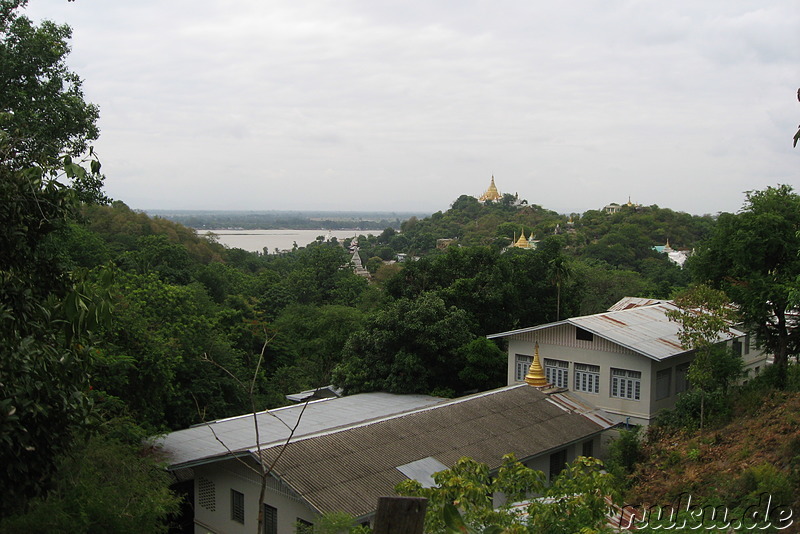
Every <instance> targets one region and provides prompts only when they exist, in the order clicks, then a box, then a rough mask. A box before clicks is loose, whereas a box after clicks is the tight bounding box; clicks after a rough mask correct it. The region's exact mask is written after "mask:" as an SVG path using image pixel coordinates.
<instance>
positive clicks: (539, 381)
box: [525, 341, 548, 388]
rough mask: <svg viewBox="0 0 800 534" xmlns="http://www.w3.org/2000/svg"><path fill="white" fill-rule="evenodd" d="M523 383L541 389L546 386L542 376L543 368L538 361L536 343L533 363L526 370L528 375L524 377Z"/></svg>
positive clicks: (545, 380) (537, 343)
mask: <svg viewBox="0 0 800 534" xmlns="http://www.w3.org/2000/svg"><path fill="white" fill-rule="evenodd" d="M525 383H526V384H528V385H529V386H533V387H537V388H543V387H545V386H547V385H548V384H547V378H546V377H545V376H544V368H543V367H542V364H541V362H540V361H539V342H538V341H537V342H536V348H535V349H534V353H533V361H532V362H531V366H530V367H529V368H528V374H526V375H525Z"/></svg>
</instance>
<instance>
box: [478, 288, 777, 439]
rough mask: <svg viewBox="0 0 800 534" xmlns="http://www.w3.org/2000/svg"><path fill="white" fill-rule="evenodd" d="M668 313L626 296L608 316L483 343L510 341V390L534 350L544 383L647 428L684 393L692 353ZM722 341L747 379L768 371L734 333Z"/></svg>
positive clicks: (662, 306) (665, 306)
mask: <svg viewBox="0 0 800 534" xmlns="http://www.w3.org/2000/svg"><path fill="white" fill-rule="evenodd" d="M671 309H677V308H676V306H675V305H674V304H672V303H671V302H670V301H661V300H652V299H637V298H631V297H628V298H626V299H623V300H621V301H620V302H618V303H617V304H615V305H614V306H613V307H612V308H611V310H610V311H608V312H604V313H599V314H596V315H587V316H582V317H573V318H570V319H566V320H563V321H557V322H554V323H548V324H543V325H539V326H533V327H529V328H521V329H518V330H512V331H509V332H501V333H498V334H492V335H489V336H487V337H488V338H489V339H504V340H506V341H507V343H508V383H509V384H518V383H520V382H523V381H524V380H525V374H526V372H527V369H528V368H529V366H530V365H531V362H532V361H533V357H534V354H535V352H536V350H537V346H538V351H539V352H540V354H541V356H542V358H543V366H544V369H545V374H546V378H547V381H548V382H549V383H551V384H553V385H554V386H556V387H560V388H563V389H564V390H566V391H570V392H571V393H574V394H576V395H579V396H580V397H581V398H582V399H584V401H585V402H587V403H588V404H591V405H594V406H597V407H598V408H600V409H602V410H604V411H605V412H607V413H608V414H609V415H610V416H611V417H612V418H613V419H614V420H615V421H617V422H630V423H635V424H649V423H650V422H651V421H652V420H653V418H654V417H655V416H656V415H658V413H659V411H661V410H663V409H666V408H673V407H674V406H675V402H676V401H677V398H678V394H679V393H681V392H683V391H686V390H687V389H688V388H689V382H688V379H687V372H688V369H689V364H690V363H691V361H692V360H693V359H694V353H693V351H691V350H687V349H685V348H684V347H683V346H682V345H681V343H680V341H679V339H678V331H679V330H680V326H679V325H678V323H676V322H673V321H670V320H669V318H668V317H667V315H666V312H667V311H668V310H671ZM720 343H726V344H727V345H729V346H730V347H732V348H733V349H734V350H736V351H737V352H739V353H740V354H741V355H742V358H743V360H744V364H745V369H746V370H747V371H748V372H750V373H757V372H759V370H760V369H761V368H762V367H763V366H764V365H766V361H767V355H766V354H765V353H763V352H762V351H760V350H756V349H755V346H754V343H752V340H751V338H750V335H749V334H746V333H745V332H743V331H740V330H737V329H735V328H731V329H730V331H729V332H728V333H727V334H725V335H723V336H722V337H721V338H720Z"/></svg>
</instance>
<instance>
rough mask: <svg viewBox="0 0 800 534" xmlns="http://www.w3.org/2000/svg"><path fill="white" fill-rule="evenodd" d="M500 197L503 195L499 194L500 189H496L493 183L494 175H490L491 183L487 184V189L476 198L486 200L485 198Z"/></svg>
mask: <svg viewBox="0 0 800 534" xmlns="http://www.w3.org/2000/svg"><path fill="white" fill-rule="evenodd" d="M502 198H503V195H501V194H500V191H498V190H497V186H496V185H494V175H492V183H491V184H490V185H489V189H487V190H486V192H485V193H484V194H482V195H481V196H480V197H479V198H478V200H480V201H481V202H486V201H487V200H501V199H502Z"/></svg>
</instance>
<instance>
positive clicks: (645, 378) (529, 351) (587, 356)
mask: <svg viewBox="0 0 800 534" xmlns="http://www.w3.org/2000/svg"><path fill="white" fill-rule="evenodd" d="M551 330H552V331H556V332H551ZM570 330H571V332H572V333H571V335H570ZM532 334H535V335H536V337H537V339H538V342H539V358H540V359H541V361H542V365H544V359H545V358H548V359H553V360H562V361H567V362H569V375H568V376H569V379H568V389H569V390H570V391H574V392H575V393H576V394H577V395H578V396H580V397H581V398H584V399H586V400H587V401H588V402H590V403H592V404H593V405H595V406H597V407H598V408H602V409H604V410H606V411H607V412H608V413H609V415H611V416H612V417H614V418H615V419H616V420H617V421H620V422H624V421H626V419H627V418H628V417H631V418H632V422H635V423H637V424H639V423H647V422H649V420H650V419H651V417H652V413H651V406H650V402H649V391H650V389H651V381H652V380H653V378H652V377H653V373H652V360H650V359H649V358H645V357H643V356H641V355H640V354H636V353H634V352H633V351H631V350H628V349H625V348H624V347H620V346H619V345H615V344H613V343H611V342H609V341H608V340H605V339H602V338H599V337H598V336H594V340H593V341H582V340H576V339H575V327H574V326H572V325H560V326H558V327H555V328H552V329H546V330H540V331H537V332H534V333H527V334H525V335H524V336H512V337H510V338H509V339H508V355H509V356H508V383H509V385H511V384H517V383H519V382H518V381H517V380H516V376H515V372H516V355H517V354H519V355H523V356H529V357H533V354H534V346H535V343H536V341H537V340H535V339H533V336H532ZM575 363H582V364H588V365H597V366H598V367H599V368H600V379H599V389H598V393H590V392H586V391H575V383H574V380H575V365H574V364H575ZM612 368H616V369H624V370H629V371H639V372H640V373H641V378H640V383H641V392H640V397H639V400H628V399H623V398H617V397H612V396H611V369H612Z"/></svg>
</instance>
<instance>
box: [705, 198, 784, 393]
mask: <svg viewBox="0 0 800 534" xmlns="http://www.w3.org/2000/svg"><path fill="white" fill-rule="evenodd" d="M798 232H800V196H798V195H797V193H795V192H794V190H793V189H792V187H791V186H788V185H779V186H777V187H768V188H766V189H764V190H761V191H749V192H748V193H747V196H746V200H745V203H744V206H743V207H742V210H741V211H740V212H739V213H737V214H730V213H723V214H721V215H720V216H719V220H718V221H717V225H716V227H715V229H714V232H713V234H712V236H711V238H710V239H709V240H708V241H707V242H706V243H705V244H704V245H703V246H702V247H701V248H700V249H699V250H698V254H697V256H696V258H693V259H692V261H691V262H690V266H691V267H692V268H693V269H694V273H695V276H696V277H697V278H698V280H699V281H701V282H704V281H707V282H709V283H710V284H712V285H713V286H714V287H717V288H720V289H723V290H724V291H725V292H726V293H727V294H728V296H729V297H730V298H731V299H732V300H733V301H734V302H735V303H736V304H737V305H738V306H739V309H740V310H741V313H742V316H743V318H744V320H745V323H746V324H747V325H748V326H749V327H750V328H752V329H753V331H754V332H755V333H756V334H757V337H758V342H759V343H760V344H762V345H763V346H764V347H766V348H767V350H769V351H770V352H771V353H772V354H774V355H775V366H776V368H777V369H778V370H779V376H780V377H784V378H781V379H780V381H781V382H782V383H785V382H784V381H785V376H786V367H787V365H788V357H789V355H793V354H798V352H799V351H800V329H799V328H798V325H797V317H796V313H795V311H794V305H795V303H794V302H793V301H792V298H791V297H792V291H793V289H794V287H795V285H796V283H797V280H798V277H799V276H800V256H798V253H799V252H800V234H798Z"/></svg>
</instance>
